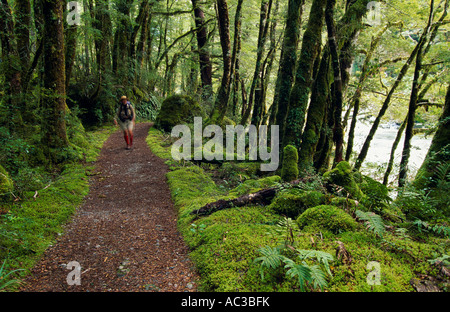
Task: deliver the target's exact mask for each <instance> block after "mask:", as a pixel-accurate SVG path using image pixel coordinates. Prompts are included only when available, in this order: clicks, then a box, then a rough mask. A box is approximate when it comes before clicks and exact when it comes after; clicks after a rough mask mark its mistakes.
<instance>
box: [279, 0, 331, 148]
mask: <svg viewBox="0 0 450 312" xmlns="http://www.w3.org/2000/svg"><path fill="white" fill-rule="evenodd" d="M325 5H326V1H323V0H315V1H314V2H313V4H312V6H311V13H310V16H309V20H308V25H307V27H306V30H305V33H304V35H303V40H302V48H301V51H300V55H299V58H298V61H297V71H296V74H295V82H294V85H293V87H292V90H291V93H290V95H289V104H288V106H289V109H288V112H287V118H286V126H285V131H284V134H283V135H282V139H283V141H282V142H283V146H286V145H288V144H291V145H294V146H295V147H296V148H299V147H300V142H301V136H302V130H303V126H304V124H305V114H306V109H307V106H308V101H309V94H310V91H311V89H310V88H311V84H312V82H313V77H312V74H313V67H314V61H315V60H316V57H317V56H318V53H319V51H320V45H321V42H322V27H323V23H324V14H325V11H324V9H325Z"/></svg>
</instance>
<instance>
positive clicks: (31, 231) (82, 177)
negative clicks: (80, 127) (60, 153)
mask: <svg viewBox="0 0 450 312" xmlns="http://www.w3.org/2000/svg"><path fill="white" fill-rule="evenodd" d="M111 129H112V128H111ZM111 129H100V130H97V131H96V132H95V133H93V134H92V135H90V136H88V142H89V143H90V144H89V145H88V146H89V148H88V149H86V150H85V152H86V154H87V155H90V158H89V161H92V160H94V159H93V158H91V157H96V156H98V154H99V151H100V148H101V146H102V144H103V142H104V141H105V140H106V139H107V138H108V137H109V135H110V133H111ZM87 170H89V168H88V167H85V166H84V165H82V164H77V163H68V164H65V165H64V166H62V167H61V168H60V172H53V173H52V174H50V173H48V172H47V171H45V170H44V168H41V167H37V168H32V167H30V166H29V164H28V163H27V166H25V167H23V168H20V169H19V171H18V174H16V175H15V176H14V183H15V185H16V189H17V191H19V192H20V197H17V201H14V202H12V201H9V202H6V203H4V205H2V206H3V207H2V208H4V209H5V210H4V211H3V209H2V211H1V213H3V214H0V258H1V259H6V258H9V259H10V261H8V263H6V264H4V268H3V272H4V274H6V275H7V276H8V278H7V279H6V278H5V279H4V280H1V281H0V283H8V287H10V286H13V284H12V283H11V284H10V283H9V282H8V280H14V276H15V275H17V273H19V271H20V273H21V274H23V273H26V272H27V271H28V269H29V268H31V267H32V266H33V265H34V263H35V262H36V261H37V260H38V259H39V257H40V256H41V255H42V253H43V252H44V251H45V249H46V248H47V247H48V246H49V245H50V244H51V243H52V242H53V241H54V240H55V238H56V237H57V235H58V234H60V233H61V232H62V231H63V226H64V224H65V223H66V222H67V221H68V220H69V218H70V217H71V216H72V215H73V213H74V212H75V209H76V207H77V206H78V205H80V204H81V202H82V200H83V198H84V197H85V196H86V195H87V193H88V190H89V183H88V177H87V175H86V171H87ZM15 192H16V191H15ZM19 192H17V194H19ZM22 269H23V270H24V271H21V270H22ZM5 272H9V273H5ZM4 276H5V275H4ZM0 279H1V277H0Z"/></svg>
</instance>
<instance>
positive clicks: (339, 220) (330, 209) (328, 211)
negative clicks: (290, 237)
mask: <svg viewBox="0 0 450 312" xmlns="http://www.w3.org/2000/svg"><path fill="white" fill-rule="evenodd" d="M297 224H298V226H299V228H300V229H303V228H305V227H308V228H319V229H325V230H328V231H330V232H332V233H335V234H337V233H340V232H346V231H353V230H355V229H356V228H357V227H358V223H357V222H356V221H355V220H354V219H353V218H352V217H351V216H350V215H349V214H347V213H346V212H345V211H343V210H341V209H339V208H337V207H335V206H330V205H321V206H317V207H313V208H308V209H306V210H305V212H303V213H302V214H301V215H300V216H299V217H298V218H297Z"/></svg>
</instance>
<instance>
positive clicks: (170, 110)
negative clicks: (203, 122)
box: [155, 95, 205, 132]
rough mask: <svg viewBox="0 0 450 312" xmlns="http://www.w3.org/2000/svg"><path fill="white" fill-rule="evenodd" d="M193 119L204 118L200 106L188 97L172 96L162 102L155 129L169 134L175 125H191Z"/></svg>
mask: <svg viewBox="0 0 450 312" xmlns="http://www.w3.org/2000/svg"><path fill="white" fill-rule="evenodd" d="M194 117H202V118H204V117H205V116H204V113H203V110H202V108H201V107H200V105H199V104H198V103H197V102H196V101H195V100H194V99H193V98H191V97H190V96H187V95H173V96H171V97H168V98H166V99H165V100H164V102H162V104H161V110H160V111H159V114H158V116H157V117H156V120H155V127H156V128H157V129H160V130H163V131H165V132H170V131H171V130H172V128H173V127H174V126H176V125H182V124H186V123H193V122H194Z"/></svg>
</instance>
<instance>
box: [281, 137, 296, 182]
mask: <svg viewBox="0 0 450 312" xmlns="http://www.w3.org/2000/svg"><path fill="white" fill-rule="evenodd" d="M297 163H298V151H297V148H295V146H293V145H286V147H285V148H284V150H283V163H282V165H281V179H282V180H283V181H286V182H290V181H293V180H296V179H297V178H298V166H297Z"/></svg>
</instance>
